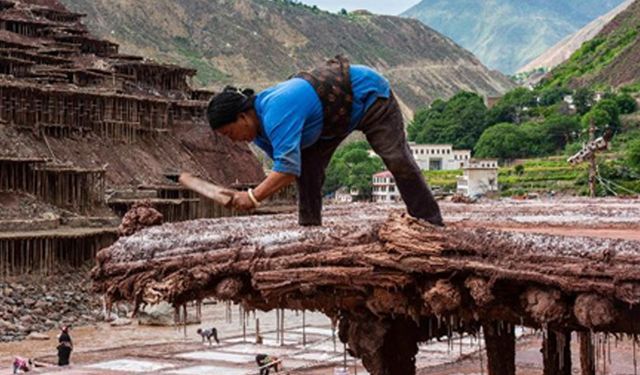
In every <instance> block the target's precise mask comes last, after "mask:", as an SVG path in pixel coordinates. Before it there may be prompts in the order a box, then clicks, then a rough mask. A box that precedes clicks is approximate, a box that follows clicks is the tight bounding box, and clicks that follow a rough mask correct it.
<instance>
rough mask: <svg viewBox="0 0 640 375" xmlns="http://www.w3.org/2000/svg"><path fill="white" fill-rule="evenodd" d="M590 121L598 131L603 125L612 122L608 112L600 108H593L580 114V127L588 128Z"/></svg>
mask: <svg viewBox="0 0 640 375" xmlns="http://www.w3.org/2000/svg"><path fill="white" fill-rule="evenodd" d="M592 121H593V125H594V126H595V127H596V129H597V130H598V131H602V130H603V129H604V128H605V126H607V125H609V124H611V122H612V120H611V115H609V112H607V111H605V110H604V109H601V108H593V109H592V110H590V111H589V112H588V113H587V114H585V115H584V116H582V127H583V128H584V129H589V126H591V122H592Z"/></svg>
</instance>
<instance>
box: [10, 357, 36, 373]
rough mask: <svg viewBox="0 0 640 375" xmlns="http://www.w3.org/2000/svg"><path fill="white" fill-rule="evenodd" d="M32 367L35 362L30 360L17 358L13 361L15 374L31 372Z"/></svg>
mask: <svg viewBox="0 0 640 375" xmlns="http://www.w3.org/2000/svg"><path fill="white" fill-rule="evenodd" d="M32 367H33V362H32V361H31V360H30V359H27V358H22V357H16V358H14V360H13V373H14V374H21V373H23V372H29V371H31V368H32Z"/></svg>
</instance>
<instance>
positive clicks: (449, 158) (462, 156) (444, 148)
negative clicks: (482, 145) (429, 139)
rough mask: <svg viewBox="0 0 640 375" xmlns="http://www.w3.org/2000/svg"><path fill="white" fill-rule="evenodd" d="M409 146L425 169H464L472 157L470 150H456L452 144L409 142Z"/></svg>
mask: <svg viewBox="0 0 640 375" xmlns="http://www.w3.org/2000/svg"><path fill="white" fill-rule="evenodd" d="M409 147H410V148H411V153H412V154H413V157H414V158H415V159H416V162H418V166H420V169H421V170H423V171H439V170H445V171H450V170H455V169H462V168H464V167H466V166H467V165H468V164H469V160H470V159H471V151H470V150H454V149H453V146H452V145H421V144H416V143H413V142H409Z"/></svg>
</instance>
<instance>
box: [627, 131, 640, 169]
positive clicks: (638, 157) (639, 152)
mask: <svg viewBox="0 0 640 375" xmlns="http://www.w3.org/2000/svg"><path fill="white" fill-rule="evenodd" d="M625 156H626V159H627V162H628V163H629V166H630V167H632V168H634V169H635V170H637V171H639V172H640V139H634V140H633V141H631V142H629V143H627V147H626V149H625Z"/></svg>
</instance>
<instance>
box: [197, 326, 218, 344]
mask: <svg viewBox="0 0 640 375" xmlns="http://www.w3.org/2000/svg"><path fill="white" fill-rule="evenodd" d="M196 333H197V334H198V335H200V336H201V337H202V343H203V344H204V340H205V339H207V340H208V341H209V346H211V338H213V339H214V340H216V344H220V340H218V330H217V329H215V328H213V327H211V328H207V329H202V328H198V330H197V331H196Z"/></svg>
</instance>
